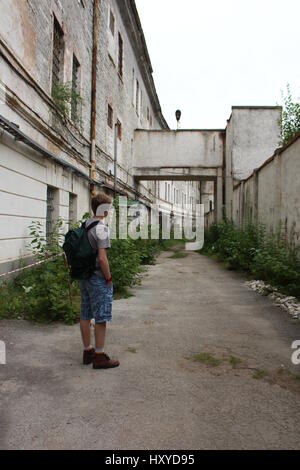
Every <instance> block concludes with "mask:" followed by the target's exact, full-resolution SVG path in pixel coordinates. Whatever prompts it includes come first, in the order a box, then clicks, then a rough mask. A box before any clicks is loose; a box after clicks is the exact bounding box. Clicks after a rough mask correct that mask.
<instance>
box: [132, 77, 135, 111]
mask: <svg viewBox="0 0 300 470" xmlns="http://www.w3.org/2000/svg"><path fill="white" fill-rule="evenodd" d="M132 104H133V106H135V73H134V69H132Z"/></svg>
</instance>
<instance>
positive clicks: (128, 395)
mask: <svg viewBox="0 0 300 470" xmlns="http://www.w3.org/2000/svg"><path fill="white" fill-rule="evenodd" d="M170 255H171V253H168V252H166V253H163V254H162V255H161V256H160V257H159V259H158V263H157V264H156V265H155V266H152V267H150V268H149V269H148V271H147V273H146V274H145V275H144V278H143V282H142V284H141V285H140V286H138V287H136V288H134V289H133V290H132V292H133V294H134V297H131V298H129V299H124V300H119V301H116V302H115V303H114V321H113V324H112V325H111V326H109V328H108V336H107V352H108V353H109V354H110V355H111V356H113V357H117V358H119V359H120V361H121V366H120V368H118V369H114V370H108V371H101V370H98V371H95V370H93V369H92V367H91V366H83V365H82V364H81V356H82V350H81V343H80V334H79V328H78V325H74V326H71V327H70V326H65V325H57V324H56V325H50V326H44V325H34V324H31V323H28V322H25V321H2V322H0V339H1V340H5V342H6V345H7V364H6V365H5V366H3V365H2V366H0V378H1V382H0V392H1V395H0V402H1V408H0V448H1V449H187V450H190V449H300V437H299V436H300V384H299V382H300V381H299V380H297V378H296V377H294V375H292V374H299V373H300V370H299V369H300V366H293V365H292V363H291V354H292V350H291V344H292V342H293V341H294V340H296V339H300V325H299V324H296V323H293V322H292V320H291V319H290V318H289V317H288V315H287V314H286V313H284V312H283V311H281V310H280V309H278V308H276V307H274V306H273V305H272V303H271V301H270V300H269V299H267V298H265V297H262V296H260V295H259V294H257V293H255V292H253V291H251V290H249V289H248V288H246V287H245V286H244V285H243V283H244V279H243V278H242V277H241V275H240V274H237V273H233V272H229V271H226V270H224V268H223V267H222V265H220V264H219V263H217V262H216V261H213V260H211V259H208V258H206V257H204V256H200V255H199V254H197V253H189V254H188V256H187V257H186V258H178V259H171V258H170ZM203 353H209V354H211V355H212V356H214V357H215V358H217V359H219V360H220V364H219V365H216V366H215V367H212V366H210V365H209V364H206V363H202V362H198V361H194V360H193V359H194V358H195V355H196V354H203ZM200 357H201V358H202V357H203V356H200ZM204 357H205V356H204ZM209 357H210V356H209ZM230 357H234V359H232V363H230V361H229V360H230ZM240 361H241V362H240ZM233 365H235V366H236V367H233ZM278 371H282V373H281V372H278ZM288 371H289V372H288ZM255 377H256V378H255Z"/></svg>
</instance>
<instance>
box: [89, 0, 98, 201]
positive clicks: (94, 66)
mask: <svg viewBox="0 0 300 470" xmlns="http://www.w3.org/2000/svg"><path fill="white" fill-rule="evenodd" d="M98 3H99V2H98V0H94V19H93V59H92V96H91V154H90V160H91V180H92V181H94V180H95V166H96V164H95V159H96V115H97V101H96V100H97V59H98ZM90 191H91V195H94V194H95V185H94V184H93V183H91V187H90Z"/></svg>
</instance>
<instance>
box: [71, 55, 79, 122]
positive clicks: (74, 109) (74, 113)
mask: <svg viewBox="0 0 300 470" xmlns="http://www.w3.org/2000/svg"><path fill="white" fill-rule="evenodd" d="M79 95H80V64H79V62H78V60H77V59H76V57H75V55H73V69H72V102H71V117H72V119H73V120H74V121H76V120H77V119H78V117H79V109H78V97H79Z"/></svg>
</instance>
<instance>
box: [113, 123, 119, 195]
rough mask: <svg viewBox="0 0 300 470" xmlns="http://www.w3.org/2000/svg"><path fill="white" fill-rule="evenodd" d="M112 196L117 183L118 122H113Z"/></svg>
mask: <svg viewBox="0 0 300 470" xmlns="http://www.w3.org/2000/svg"><path fill="white" fill-rule="evenodd" d="M114 148H115V151H114V197H116V196H117V184H118V174H117V171H118V124H117V123H116V124H115V143H114Z"/></svg>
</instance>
